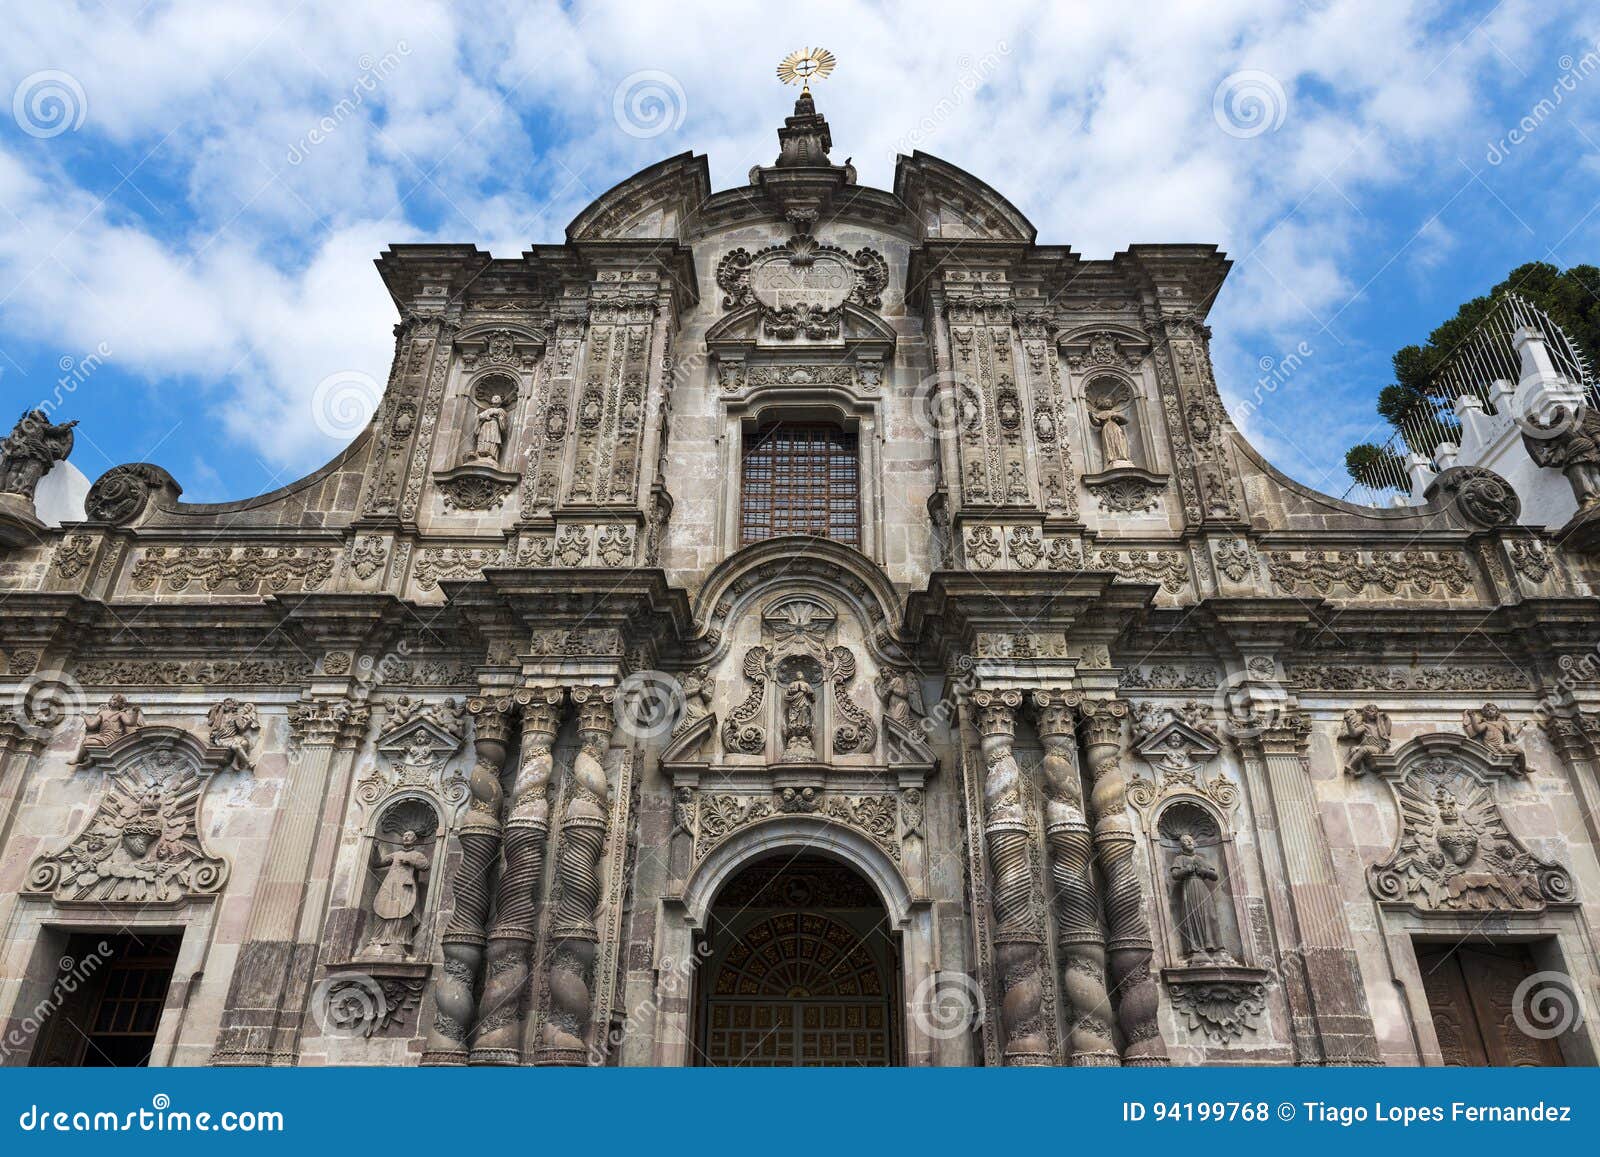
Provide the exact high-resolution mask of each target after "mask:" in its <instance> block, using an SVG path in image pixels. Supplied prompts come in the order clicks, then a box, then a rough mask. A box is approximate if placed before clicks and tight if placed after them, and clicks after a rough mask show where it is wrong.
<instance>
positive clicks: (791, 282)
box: [717, 233, 889, 340]
mask: <svg viewBox="0 0 1600 1157" xmlns="http://www.w3.org/2000/svg"><path fill="white" fill-rule="evenodd" d="M888 280H889V267H888V263H887V262H885V261H884V259H883V255H882V254H880V253H878V252H877V251H876V250H873V249H867V248H863V249H858V250H857V251H856V252H854V253H849V252H847V251H846V250H843V249H840V248H839V247H838V246H835V245H826V244H823V243H822V242H819V241H817V240H816V239H815V238H813V237H811V236H809V235H807V234H803V233H802V234H798V235H796V236H794V237H791V238H790V239H789V240H788V241H786V242H784V243H783V244H782V245H772V246H768V247H767V248H765V249H761V250H758V251H757V252H755V253H754V254H752V253H750V252H748V251H747V250H744V249H735V250H733V251H732V252H731V253H728V254H727V255H725V256H724V257H723V258H722V260H721V261H720V262H718V263H717V285H718V286H719V287H720V288H721V289H722V291H723V295H724V296H723V299H722V307H723V308H724V309H730V310H731V309H740V308H742V307H744V306H747V305H752V304H753V305H755V306H756V307H757V308H758V309H759V310H760V312H761V317H762V328H763V329H764V331H765V332H766V333H767V335H768V336H770V337H775V338H780V339H792V338H795V337H806V338H810V339H812V340H826V339H830V338H836V337H838V336H839V334H840V332H841V327H842V324H843V319H844V307H845V304H846V303H847V302H848V303H853V304H855V305H858V306H862V307H864V308H867V309H876V308H878V307H879V306H880V305H882V301H883V298H882V295H883V290H884V287H885V286H886V285H887V284H888Z"/></svg>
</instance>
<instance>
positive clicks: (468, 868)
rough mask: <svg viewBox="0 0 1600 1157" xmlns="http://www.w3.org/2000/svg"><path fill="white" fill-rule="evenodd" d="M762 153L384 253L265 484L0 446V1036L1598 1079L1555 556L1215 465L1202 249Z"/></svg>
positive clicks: (65, 439) (1593, 727)
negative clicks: (300, 448) (322, 455)
mask: <svg viewBox="0 0 1600 1157" xmlns="http://www.w3.org/2000/svg"><path fill="white" fill-rule="evenodd" d="M779 137H780V155H779V157H778V159H777V161H776V162H775V163H774V164H773V165H770V166H761V167H757V168H756V169H753V170H752V171H751V174H750V182H749V184H747V185H745V186H743V187H740V188H735V189H728V190H723V191H713V190H712V188H711V187H710V182H709V177H708V168H707V165H706V161H705V158H703V157H699V156H695V155H692V154H683V155H681V156H677V157H673V158H671V159H669V160H666V161H663V162H661V163H660V164H657V165H654V166H652V167H651V168H648V169H645V170H644V171H642V172H640V173H638V174H637V175H635V176H634V177H632V178H630V179H629V180H627V181H625V182H623V183H622V184H621V185H619V186H617V187H616V188H614V189H612V190H611V191H609V192H607V193H606V194H604V195H603V196H602V197H600V198H599V200H597V201H596V202H595V203H594V204H592V205H591V206H590V207H589V208H587V209H586V210H584V212H583V213H582V214H580V215H579V216H578V217H577V219H576V220H574V221H573V222H572V224H571V225H570V226H569V227H568V229H567V234H566V238H565V240H564V241H562V242H561V243H558V244H547V245H538V246H536V247H534V248H532V249H530V250H528V251H527V252H526V253H524V254H522V255H521V256H520V257H516V258H494V257H491V256H489V255H488V254H486V253H484V252H482V251H480V250H478V249H476V248H474V247H473V246H470V245H403V246H396V247H394V248H392V249H390V250H388V251H386V252H385V253H384V254H383V255H382V256H381V257H380V258H379V260H378V263H377V264H378V272H379V274H380V275H381V276H382V278H383V279H384V282H385V284H386V285H387V287H388V289H389V291H390V293H391V294H392V296H393V298H394V301H395V303H396V306H397V309H398V311H399V315H400V322H399V324H398V325H397V326H396V328H395V353H394V360H393V366H392V370H391V372H390V376H389V380H388V383H387V387H386V391H385V393H384V395H383V399H382V402H381V404H380V405H379V407H378V409H377V412H376V414H375V415H374V417H373V419H372V421H371V423H370V425H369V426H368V427H367V429H366V430H365V432H363V433H362V434H361V435H360V436H359V437H357V438H356V440H355V441H354V442H353V443H352V444H351V445H350V446H349V448H348V449H347V450H345V452H344V453H342V454H341V455H340V456H339V457H338V458H336V459H335V460H334V461H333V462H331V463H329V464H328V465H327V466H325V467H324V468H322V469H321V470H319V471H317V472H316V473H314V474H312V475H311V476H309V477H307V478H304V479H302V480H300V481H298V482H295V483H293V484H292V485H289V486H286V487H284V488H282V489H280V490H277V491H274V492H273V493H270V494H266V495H262V496H260V497H257V498H253V499H249V500H246V501H241V502H232V503H226V504H220V505H196V504H189V503H185V502H183V501H182V500H181V498H180V489H179V486H178V484H177V482H176V481H174V479H173V478H172V477H171V476H170V475H169V474H168V473H167V472H166V471H165V470H163V469H162V468H161V467H159V466H157V465H154V464H150V463H132V464H128V465H124V466H119V467H116V468H115V469H113V470H111V471H109V472H108V473H106V474H105V475H103V476H102V477H101V478H100V479H99V480H98V481H96V482H95V484H94V486H93V488H92V490H91V491H90V494H89V497H88V500H87V502H86V504H85V511H84V515H85V517H84V518H83V520H82V521H76V522H69V523H67V524H65V525H64V526H62V527H60V528H50V527H46V526H44V525H42V524H40V523H38V521H37V520H36V519H31V518H30V517H29V513H28V503H29V500H30V497H31V494H32V487H33V486H34V485H36V484H37V482H38V479H39V476H40V474H41V472H42V470H45V469H48V468H49V464H50V461H51V459H52V457H54V458H59V457H61V456H62V455H64V454H65V453H66V452H67V450H68V449H70V443H71V428H70V426H68V425H66V424H65V423H60V422H56V421H55V420H54V417H53V416H51V415H45V414H42V413H41V414H39V415H38V416H37V418H34V417H32V416H29V417H25V419H24V422H23V423H21V424H19V427H18V430H17V432H16V433H14V434H13V436H12V438H11V439H8V440H7V443H6V449H5V453H6V455H7V456H8V463H9V468H8V470H7V471H6V472H5V478H6V482H5V486H6V489H7V490H8V491H9V493H8V494H7V495H5V496H4V498H3V500H0V524H3V525H4V527H5V533H4V534H3V535H0V544H3V545H0V681H3V684H4V688H3V693H0V700H3V703H4V705H3V706H0V928H3V930H4V931H3V937H0V953H3V955H0V982H3V984H0V1017H3V1018H4V1022H3V1028H4V1046H5V1047H4V1059H5V1061H6V1063H9V1064H93V1063H129V1064H136V1063H151V1064H180V1065H201V1064H218V1065H293V1064H383V1065H414V1064H422V1065H478V1064H489V1065H516V1064H523V1065H674V1066H681V1065H737V1064H746V1065H757V1064H758V1065H792V1064H841V1065H848V1064H862V1065H874V1064H904V1065H1143V1066H1156V1065H1167V1064H1285V1065H1287V1064H1304V1065H1374V1064H1394V1065H1437V1064H1444V1063H1455V1064H1592V1063H1594V1060H1595V1055H1596V1054H1595V1050H1596V1046H1597V1044H1600V1035H1597V1033H1600V1030H1597V1028H1596V1025H1595V1023H1594V1022H1593V1020H1592V1018H1585V1017H1583V1016H1581V1015H1579V1013H1580V1012H1581V1010H1582V1009H1583V1008H1584V1007H1585V1006H1586V1005H1593V1004H1594V1002H1595V1000H1596V999H1597V997H1600V989H1597V983H1596V980H1597V969H1600V956H1597V953H1596V942H1595V938H1596V934H1597V932H1600V860H1597V845H1596V841H1597V837H1600V828H1597V820H1596V807H1597V805H1600V778H1597V767H1600V762H1597V761H1600V656H1597V654H1596V644H1597V643H1600V629H1597V627H1596V617H1597V616H1596V610H1597V607H1600V603H1597V601H1596V597H1595V591H1594V586H1595V583H1596V582H1597V581H1600V564H1597V562H1596V560H1595V559H1593V558H1590V557H1588V556H1587V555H1586V554H1585V553H1584V552H1583V551H1582V550H1579V549H1577V548H1576V546H1575V545H1574V544H1570V543H1569V544H1565V545H1564V544H1562V543H1559V542H1557V541H1555V540H1553V539H1552V538H1550V537H1549V536H1547V535H1546V534H1544V533H1543V532H1542V531H1540V530H1538V529H1536V528H1531V527H1528V526H1523V525H1519V524H1518V522H1517V518H1516V509H1515V505H1516V499H1515V495H1514V493H1513V492H1512V491H1511V489H1510V488H1509V487H1508V486H1506V485H1505V483H1504V481H1503V480H1501V479H1498V478H1497V477H1496V476H1495V475H1493V474H1492V473H1490V472H1488V471H1485V470H1475V469H1467V470H1463V471H1460V472H1455V473H1453V474H1452V473H1451V472H1447V473H1446V474H1445V475H1441V476H1440V479H1439V485H1438V486H1437V487H1436V488H1435V490H1434V492H1433V493H1432V496H1431V498H1430V499H1429V501H1428V502H1427V503H1426V504H1425V505H1423V506H1416V507H1406V508H1398V509H1388V510H1377V509H1369V508H1365V507H1358V506H1353V505H1350V504H1347V503H1344V502H1341V501H1338V500H1335V499H1333V498H1330V497H1328V496H1325V495H1321V494H1317V493H1314V492H1312V491H1310V490H1308V489H1306V488H1305V487H1303V486H1301V485H1299V484H1297V483H1295V482H1293V481H1291V480H1290V479H1288V478H1286V477H1284V476H1283V475H1282V474H1280V473H1279V472H1278V471H1276V470H1274V469H1273V468H1272V467H1271V466H1270V465H1268V464H1267V463H1266V462H1265V461H1264V460H1263V459H1262V458H1261V457H1260V455H1259V454H1258V453H1257V452H1256V451H1255V450H1253V449H1252V448H1251V447H1250V446H1249V445H1248V444H1247V443H1246V442H1245V441H1244V440H1243V439H1242V438H1241V437H1240V435H1239V434H1238V433H1237V431H1236V430H1235V429H1234V427H1233V425H1232V423H1231V422H1230V420H1229V417H1228V415H1227V413H1226V411H1225V410H1224V407H1223V404H1222V401H1221V397H1220V395H1219V393H1218V389H1217V384H1216V381H1215V379H1214V376H1213V372H1212V366H1211V362H1210V358H1209V354H1208V339H1209V336H1210V331H1209V329H1208V328H1207V325H1206V314H1207V310H1208V309H1209V307H1210V305H1211V302H1212V301H1213V299H1214V297H1215V296H1216V294H1217V292H1218V291H1219V289H1220V287H1221V285H1222V283H1223V279H1224V277H1225V276H1226V274H1227V272H1228V264H1229V263H1228V261H1227V260H1226V258H1225V257H1223V256H1222V255H1221V254H1220V253H1219V252H1217V250H1216V249H1215V248H1214V247H1210V246H1204V245H1141V246H1135V247H1133V248H1131V249H1129V250H1127V251H1125V252H1122V253H1119V254H1118V255H1117V256H1115V257H1114V258H1112V259H1110V260H1104V261H1090V260H1085V259H1084V258H1082V257H1080V256H1079V255H1077V254H1075V253H1073V252H1072V250H1071V249H1070V248H1068V247H1066V246H1064V245H1055V244H1042V243H1040V242H1039V241H1038V239H1037V237H1036V234H1035V230H1034V228H1033V226H1032V225H1031V224H1030V223H1029V221H1028V220H1027V218H1026V217H1025V216H1024V215H1023V213H1022V212H1021V211H1020V210H1019V209H1018V208H1016V207H1015V206H1013V205H1012V204H1011V203H1010V202H1008V201H1007V200H1006V199H1005V198H1004V197H1003V196H1001V195H1000V194H999V193H997V192H996V191H995V190H993V189H992V188H990V187H989V186H988V185H986V184H984V183H983V182H982V181H980V180H978V179H977V178H975V177H973V176H971V175H970V174H968V173H965V172H963V171H961V170H960V169H958V168H956V167H954V166H952V165H949V164H947V163H945V162H942V161H940V160H938V159H936V158H934V157H931V156H928V155H925V154H921V153H918V154H916V155H914V156H911V157H902V158H900V161H899V164H898V167H897V170H896V174H895V180H894V188H893V189H892V190H882V189H873V188H868V187H865V186H862V185H860V184H858V183H857V181H856V174H855V171H854V169H853V168H852V167H851V166H850V165H849V164H848V163H847V164H844V165H839V164H835V163H833V162H832V161H831V160H830V157H829V151H830V149H831V139H830V130H829V126H828V124H827V122H826V121H825V120H824V118H823V117H822V116H821V115H819V114H818V113H817V112H816V110H815V107H814V104H813V101H812V98H811V96H810V94H809V93H805V94H803V95H802V96H801V98H800V100H799V101H798V103H797V104H796V107H795V111H794V115H793V116H792V117H790V118H788V119H787V121H786V122H785V124H784V126H783V128H782V129H780V130H779ZM1530 337H1531V340H1537V335H1530ZM63 446H65V449H63ZM1552 1010H1554V1011H1552Z"/></svg>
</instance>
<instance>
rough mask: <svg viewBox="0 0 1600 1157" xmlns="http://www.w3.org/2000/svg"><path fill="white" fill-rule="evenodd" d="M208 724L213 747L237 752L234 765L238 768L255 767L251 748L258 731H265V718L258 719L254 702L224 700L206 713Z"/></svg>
mask: <svg viewBox="0 0 1600 1157" xmlns="http://www.w3.org/2000/svg"><path fill="white" fill-rule="evenodd" d="M206 723H207V724H209V725H210V727H211V746H212V747H223V748H226V749H227V750H229V751H231V752H233V760H232V766H233V767H235V768H237V769H238V770H240V771H253V770H255V766H256V760H255V755H254V754H253V752H252V750H251V748H252V746H253V739H254V734H255V732H257V731H260V730H261V721H260V720H259V719H257V718H256V705H255V704H254V703H242V702H240V701H239V700H237V699H224V700H223V701H222V702H221V703H218V704H217V705H216V706H214V707H212V708H211V710H210V711H208V712H207V713H206Z"/></svg>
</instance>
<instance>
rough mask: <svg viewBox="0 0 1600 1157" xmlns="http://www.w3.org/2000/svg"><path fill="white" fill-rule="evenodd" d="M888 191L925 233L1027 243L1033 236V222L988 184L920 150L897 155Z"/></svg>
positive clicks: (928, 234) (957, 238) (932, 235)
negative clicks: (892, 188) (898, 159)
mask: <svg viewBox="0 0 1600 1157" xmlns="http://www.w3.org/2000/svg"><path fill="white" fill-rule="evenodd" d="M894 191H895V195H896V196H897V197H899V198H900V199H901V200H902V201H904V202H905V203H906V205H907V206H909V207H910V209H911V212H912V213H913V214H914V215H915V216H916V218H917V220H919V221H920V222H922V228H923V233H924V236H926V237H929V238H937V239H939V240H946V241H949V240H956V241H960V240H980V241H1015V242H1021V243H1022V244H1025V245H1031V244H1033V242H1034V239H1035V238H1036V237H1037V236H1038V230H1037V229H1035V228H1034V227H1033V222H1031V221H1029V220H1028V219H1027V218H1026V217H1024V216H1023V215H1022V211H1021V210H1020V209H1018V208H1017V207H1016V206H1015V205H1013V204H1012V203H1011V202H1010V201H1008V200H1006V198H1005V197H1003V196H1001V195H1000V194H999V193H998V192H996V191H995V189H994V188H993V186H991V185H988V184H986V183H985V182H983V181H980V180H979V179H978V178H977V177H974V176H973V175H972V174H971V173H969V172H967V171H966V170H965V169H962V168H958V167H957V166H955V165H952V164H951V163H950V162H949V161H941V160H940V159H939V158H938V157H935V156H930V155H929V154H927V153H924V152H921V151H918V152H914V153H912V154H911V156H909V157H905V156H902V157H901V158H900V161H899V164H897V165H896V166H895V171H894Z"/></svg>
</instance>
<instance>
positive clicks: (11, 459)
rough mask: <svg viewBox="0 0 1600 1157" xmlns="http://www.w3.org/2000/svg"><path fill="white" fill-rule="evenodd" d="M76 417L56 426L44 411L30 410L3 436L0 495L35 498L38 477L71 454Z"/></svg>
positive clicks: (0, 456)
mask: <svg viewBox="0 0 1600 1157" xmlns="http://www.w3.org/2000/svg"><path fill="white" fill-rule="evenodd" d="M77 424H78V423H77V421H76V420H74V421H71V422H64V423H62V424H61V425H59V426H58V425H54V424H52V423H51V421H50V417H49V415H48V414H46V413H45V412H44V411H43V410H28V411H26V412H24V413H23V415H22V417H21V418H20V419H18V421H17V424H16V426H15V427H13V428H12V431H11V433H10V435H9V436H8V437H6V438H4V439H0V494H20V495H22V497H24V498H26V499H27V500H28V501H30V502H32V501H33V492H34V490H35V489H37V488H38V485H39V480H40V479H41V478H43V477H44V476H45V475H46V474H47V473H49V471H50V467H52V466H54V465H55V464H56V463H57V462H60V461H61V460H62V459H64V458H66V456H67V455H68V454H70V453H72V428H73V427H74V426H76V425H77Z"/></svg>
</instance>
